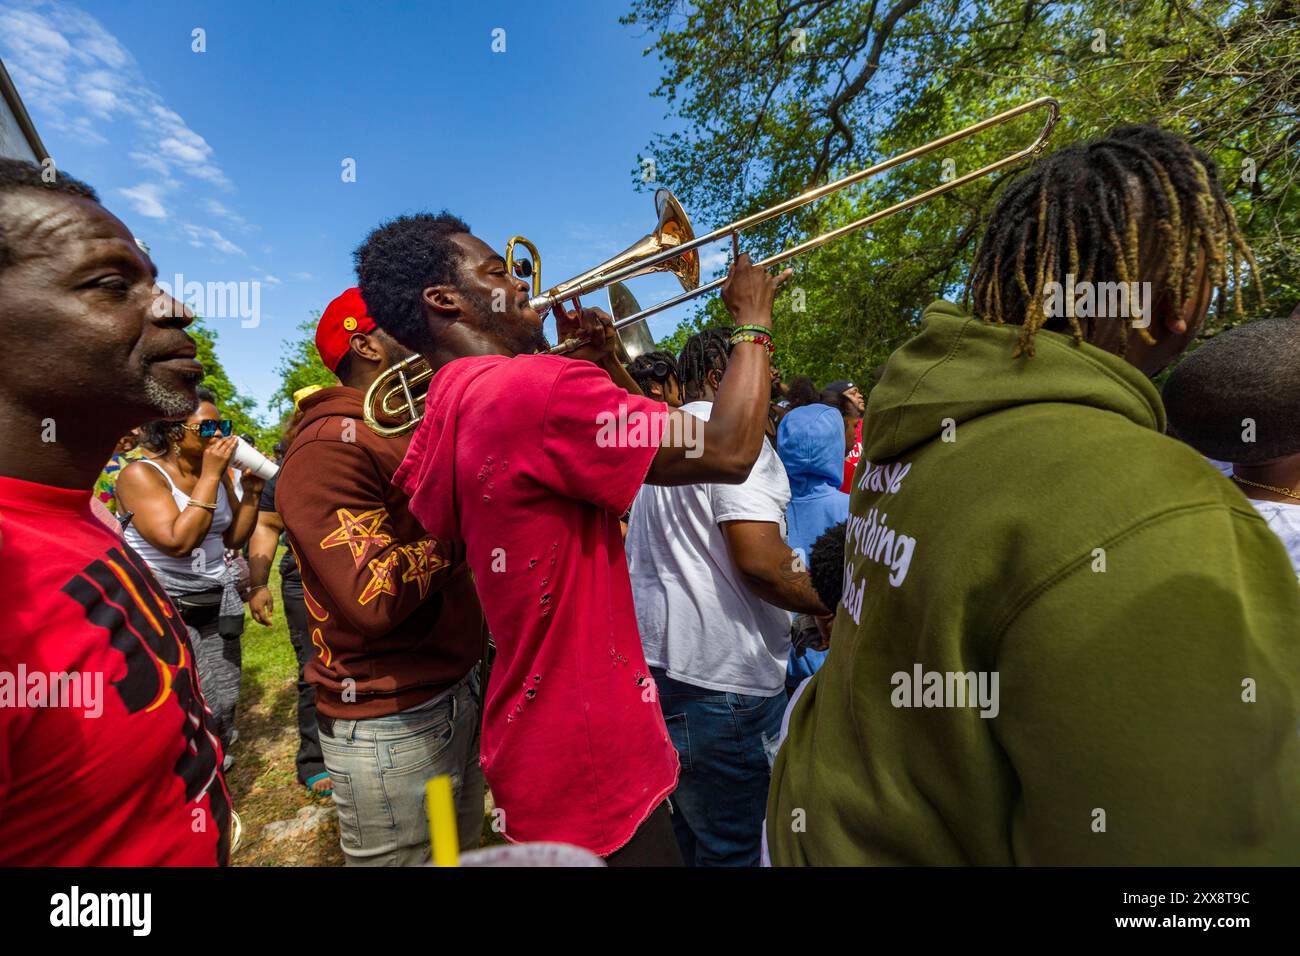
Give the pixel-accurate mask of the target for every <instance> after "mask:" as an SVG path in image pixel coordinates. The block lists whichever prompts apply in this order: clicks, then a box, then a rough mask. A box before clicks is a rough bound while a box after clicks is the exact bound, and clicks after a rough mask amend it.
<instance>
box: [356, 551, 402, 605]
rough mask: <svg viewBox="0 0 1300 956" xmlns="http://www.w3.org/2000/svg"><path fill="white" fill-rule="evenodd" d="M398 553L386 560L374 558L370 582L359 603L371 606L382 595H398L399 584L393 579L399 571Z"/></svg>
mask: <svg viewBox="0 0 1300 956" xmlns="http://www.w3.org/2000/svg"><path fill="white" fill-rule="evenodd" d="M398 554H399V552H398V551H393V552H391V553H390V554H389V555H388V557H386V558H372V559H371V561H370V580H369V582H367V584H366V587H365V590H363V591H362V592H361V596H360V597H359V598H357V601H358V602H359V603H361V604H369V603H370V602H371V601H373V600H374V599H375V598H377V597H378V596H379V595H381V594H396V593H397V582H396V581H395V580H394V579H393V578H394V572H395V571H396V570H397V561H398Z"/></svg>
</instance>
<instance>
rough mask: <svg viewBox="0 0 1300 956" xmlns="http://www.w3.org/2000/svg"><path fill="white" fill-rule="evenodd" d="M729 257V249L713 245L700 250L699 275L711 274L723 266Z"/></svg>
mask: <svg viewBox="0 0 1300 956" xmlns="http://www.w3.org/2000/svg"><path fill="white" fill-rule="evenodd" d="M730 259H731V249H730V248H728V247H725V246H714V247H713V248H712V249H701V250H700V275H702V276H707V275H712V274H713V273H714V272H716V271H717V270H718V269H722V268H725V267H726V265H727V263H728V261H730Z"/></svg>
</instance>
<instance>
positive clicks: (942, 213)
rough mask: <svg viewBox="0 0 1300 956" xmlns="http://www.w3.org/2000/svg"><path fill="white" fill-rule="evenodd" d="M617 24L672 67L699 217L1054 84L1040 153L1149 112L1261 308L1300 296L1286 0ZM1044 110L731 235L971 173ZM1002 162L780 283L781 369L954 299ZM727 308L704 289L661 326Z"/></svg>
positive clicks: (662, 140)
mask: <svg viewBox="0 0 1300 956" xmlns="http://www.w3.org/2000/svg"><path fill="white" fill-rule="evenodd" d="M623 22H624V23H626V24H628V25H630V26H633V27H636V28H641V29H645V30H646V31H647V32H648V35H649V38H650V41H651V45H650V46H649V48H648V49H647V50H646V53H647V54H648V55H655V56H657V57H658V59H659V60H660V62H661V64H662V76H661V81H660V85H659V88H658V90H657V91H656V95H658V96H660V97H662V98H664V99H665V100H666V102H667V104H668V107H669V109H670V111H671V113H672V114H674V115H675V116H676V117H677V118H678V119H679V120H681V121H682V129H681V130H680V131H679V132H675V133H670V134H665V135H658V136H655V137H654V139H653V141H652V142H651V143H650V144H649V146H648V148H647V153H646V155H647V156H650V157H653V159H654V162H655V168H656V170H657V174H658V176H657V178H658V179H659V180H660V181H661V182H662V183H663V184H666V185H669V186H671V188H672V189H673V190H674V191H675V192H676V193H677V194H678V196H679V197H680V198H681V199H682V200H683V203H684V204H685V206H686V208H687V209H688V210H690V211H691V213H692V216H693V218H694V219H695V220H696V221H697V223H698V224H699V225H700V226H701V227H707V226H708V225H709V224H713V223H720V222H725V221H731V220H733V219H736V218H739V217H740V216H742V215H747V214H749V213H752V212H754V211H756V210H758V209H761V208H764V207H766V206H770V205H773V204H775V203H776V202H779V201H780V200H783V199H786V198H789V197H791V196H794V195H797V194H798V193H801V192H803V191H805V190H806V189H808V188H810V187H812V186H814V185H817V184H820V183H824V182H828V181H830V180H832V179H835V178H838V177H840V176H843V175H845V174H847V173H848V172H851V171H853V170H855V169H859V168H862V167H864V166H867V165H870V164H871V163H873V162H877V161H879V160H881V159H884V158H886V157H889V156H892V155H895V154H897V153H900V152H904V151H906V150H908V149H910V148H913V147H915V146H918V145H920V144H921V143H924V142H928V141H930V140H932V139H935V138H937V137H939V136H941V135H943V134H945V133H949V132H952V131H955V130H957V129H960V128H962V127H963V126H966V125H968V124H970V123H972V122H974V121H976V120H978V119H981V118H984V117H987V116H990V115H993V114H994V113H996V112H999V111H1001V110H1004V109H1006V108H1008V107H1010V106H1012V105H1015V104H1017V103H1020V102H1024V101H1026V100H1029V99H1032V98H1034V97H1037V96H1042V95H1045V94H1050V95H1052V96H1054V97H1056V98H1057V99H1058V100H1059V101H1060V104H1061V111H1062V120H1061V122H1060V124H1058V126H1057V129H1056V131H1055V133H1054V135H1053V137H1052V140H1051V142H1050V143H1049V145H1048V149H1051V148H1053V147H1054V146H1059V145H1060V144H1063V143H1070V142H1074V141H1077V140H1080V139H1083V138H1087V137H1089V136H1093V135H1096V134H1100V133H1104V132H1105V131H1106V130H1108V129H1111V128H1113V127H1115V126H1117V125H1121V124H1123V123H1132V122H1154V123H1158V124H1160V125H1163V126H1165V127H1167V128H1171V129H1174V130H1177V131H1179V132H1182V133H1184V134H1186V135H1188V136H1189V137H1190V138H1191V139H1192V140H1193V141H1194V142H1195V143H1196V144H1197V145H1198V146H1200V147H1201V148H1202V149H1205V150H1206V151H1208V152H1209V153H1210V154H1211V155H1212V156H1213V157H1214V158H1215V160H1216V161H1217V163H1218V166H1219V170H1220V180H1221V181H1222V182H1223V184H1224V188H1225V190H1226V191H1227V193H1228V195H1229V198H1230V200H1231V201H1232V203H1233V205H1234V207H1235V209H1236V212H1237V217H1238V219H1239V221H1240V223H1241V227H1242V230H1243V232H1244V233H1245V235H1246V237H1247V239H1248V240H1249V241H1250V243H1251V245H1252V247H1253V248H1254V250H1255V253H1256V257H1257V259H1258V261H1259V263H1260V266H1261V271H1262V275H1263V278H1264V283H1265V289H1266V292H1267V301H1266V305H1265V306H1264V309H1263V311H1262V312H1261V311H1260V310H1259V308H1258V307H1257V306H1256V307H1255V308H1254V314H1257V315H1258V314H1265V315H1279V314H1280V315H1285V314H1287V313H1288V312H1289V311H1290V310H1291V309H1292V308H1293V307H1294V306H1295V304H1296V302H1297V301H1300V244H1298V243H1297V241H1296V240H1297V238H1298V237H1300V188H1298V183H1297V179H1298V178H1300V155H1298V154H1300V151H1298V149H1297V146H1298V144H1300V124H1298V123H1297V122H1296V120H1297V105H1296V98H1295V92H1296V90H1297V89H1300V30H1297V29H1296V4H1295V2H1294V0H1204V2H1199V3H1189V2H1186V0H1155V2H1133V0H1073V2H1059V0H990V2H987V3H978V4H972V3H968V2H963V0H925V2H923V0H892V2H891V0H883V2H881V0H867V2H863V0H697V2H695V3H690V4H688V3H684V2H682V0H632V4H631V10H630V12H629V13H628V14H627V15H626V16H624V18H623ZM1037 122H1038V118H1037V117H1027V118H1024V119H1023V121H1019V122H1016V123H1013V124H1009V125H1007V126H1004V127H999V128H995V129H991V130H987V131H985V132H984V133H983V134H981V135H980V136H978V137H976V138H975V139H973V140H969V141H966V142H964V143H961V144H958V145H954V146H951V147H949V148H947V149H945V150H944V151H941V152H939V153H935V154H931V155H930V156H927V157H925V158H923V159H920V160H917V161H916V162H913V163H909V164H907V165H905V166H902V167H898V168H896V169H894V170H891V171H890V172H889V173H887V174H885V175H884V176H881V177H878V178H875V179H872V180H870V181H869V182H868V183H865V184H863V185H862V186H861V187H860V188H856V189H852V190H847V191H845V192H843V193H840V194H838V195H837V196H836V197H834V198H831V199H827V200H823V201H822V202H819V203H815V204H813V205H810V206H807V207H804V209H803V210H801V211H800V212H799V213H797V214H794V215H791V216H787V217H785V218H783V219H782V220H780V221H779V222H774V223H771V224H768V225H767V226H764V227H759V228H757V229H755V230H753V231H752V232H749V233H746V236H745V239H744V241H743V243H742V247H743V248H746V249H749V250H751V251H752V252H753V253H755V256H756V257H757V255H758V254H770V253H771V252H774V251H776V250H777V249H779V248H783V247H786V246H789V245H792V244H793V243H795V242H797V241H799V240H800V239H803V238H806V237H808V236H810V235H814V234H816V233H819V232H822V231H824V230H826V229H828V228H832V227H834V226H837V225H841V224H844V223H846V222H850V221H852V220H854V219H857V218H859V217H861V216H862V215H865V214H866V213H867V212H869V211H872V210H875V209H880V208H883V207H885V206H888V205H890V204H892V203H894V202H897V201H898V200H899V199H901V198H903V197H905V196H907V195H910V194H912V193H915V192H917V191H920V190H923V189H927V188H930V187H931V186H934V185H936V184H937V183H938V182H939V181H941V179H942V178H943V177H944V176H945V175H949V176H950V175H951V174H953V173H956V174H958V175H960V174H961V173H964V172H966V171H969V170H972V169H976V168H978V166H980V165H984V164H985V163H987V162H989V161H990V160H992V159H994V158H996V157H998V156H1001V155H1004V154H1006V153H1009V152H1013V151H1014V150H1015V149H1017V148H1018V147H1019V146H1021V145H1023V144H1026V143H1028V142H1029V141H1030V140H1031V139H1032V137H1033V136H1034V135H1035V133H1036V132H1037V125H1036V124H1037ZM944 160H950V161H951V165H950V166H949V167H948V168H946V169H945V167H944ZM641 170H642V166H641V164H640V157H638V163H637V165H636V168H635V170H634V177H635V179H634V181H635V182H636V184H637V186H638V188H646V187H647V185H656V184H643V183H641V182H640V174H641ZM1012 173H1014V170H1010V171H1004V172H1003V173H1000V174H995V175H993V176H991V177H988V178H987V179H984V180H981V181H979V182H975V183H971V184H969V185H967V186H965V187H962V188H961V189H960V190H958V191H956V192H954V193H950V194H948V195H946V196H943V197H940V198H938V199H935V200H932V201H931V202H929V203H927V204H925V205H924V206H922V207H919V208H918V209H916V210H913V211H910V212H905V213H902V214H900V215H897V216H893V217H890V218H888V219H885V220H882V221H881V222H879V223H878V224H876V225H875V226H873V227H871V228H870V229H869V230H868V231H859V232H856V233H853V234H851V235H849V236H846V237H844V238H843V239H840V240H838V241H836V242H834V243H832V244H830V245H829V246H826V247H824V248H823V249H821V250H819V251H817V252H814V253H810V254H808V255H806V256H804V257H802V259H801V261H799V262H797V263H795V269H796V272H795V276H794V277H793V278H792V279H791V281H790V282H789V283H788V284H787V285H788V286H789V287H792V288H793V289H794V290H797V291H798V292H799V295H798V296H796V295H793V294H786V295H783V296H781V297H780V298H779V299H778V307H777V309H776V313H775V321H776V328H777V335H778V342H777V344H778V348H779V352H778V362H779V364H780V366H781V367H782V369H783V371H784V372H785V374H786V376H787V377H790V376H793V375H796V374H808V375H811V376H812V377H813V378H814V379H816V380H817V381H818V382H819V383H820V382H825V381H826V380H828V379H830V378H837V377H841V376H844V377H849V378H853V379H855V380H857V381H861V380H863V379H864V378H865V377H866V373H868V372H869V371H870V370H871V369H872V368H873V367H875V366H876V365H877V364H879V363H880V362H881V361H883V359H884V358H885V357H886V356H887V355H888V354H889V353H890V352H891V351H892V350H893V349H894V348H895V347H897V345H899V344H900V343H901V342H902V341H903V340H904V339H905V338H907V337H908V336H909V335H910V334H912V332H913V331H914V330H915V323H916V320H917V318H918V316H919V313H920V310H921V309H922V308H924V306H925V305H926V304H927V303H928V302H929V301H931V300H932V299H934V298H937V297H939V296H944V295H946V296H949V297H954V296H955V297H958V298H959V297H960V296H961V294H962V289H963V287H964V283H965V279H966V274H967V268H968V266H969V262H970V259H971V258H972V257H973V254H974V251H975V248H976V247H977V245H978V242H979V239H980V235H981V231H982V228H983V224H984V222H985V220H986V219H987V217H988V214H989V212H990V210H991V205H992V203H993V201H994V200H995V199H996V196H997V192H998V187H999V185H1000V184H1001V183H1003V182H1004V181H1005V180H1006V178H1007V176H1008V175H1011V174H1012ZM799 303H802V304H804V305H805V308H806V311H804V312H798V311H796V308H797V304H799ZM724 320H725V313H724V311H723V310H722V308H721V304H720V303H719V302H718V301H717V300H716V299H709V300H705V301H704V303H703V304H702V305H701V306H700V307H699V309H698V310H697V312H696V314H695V315H694V316H692V317H691V318H689V319H688V320H686V322H684V323H683V327H682V328H681V329H679V330H678V332H677V333H675V334H674V335H673V336H671V337H670V338H669V339H668V340H667V341H669V342H672V343H680V341H681V339H682V338H683V337H684V334H685V333H686V332H687V331H689V330H691V329H694V328H698V327H700V326H702V325H707V324H711V323H714V322H720V321H724ZM1222 321H1223V318H1219V319H1216V322H1220V323H1221V322H1222ZM1213 328H1214V327H1213V325H1212V326H1211V328H1210V331H1211V332H1212V331H1213Z"/></svg>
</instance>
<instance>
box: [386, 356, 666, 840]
mask: <svg viewBox="0 0 1300 956" xmlns="http://www.w3.org/2000/svg"><path fill="white" fill-rule="evenodd" d="M665 411H666V409H665V406H664V405H662V404H661V403H659V402H654V401H651V400H649V399H646V398H643V397H641V396H631V395H628V394H627V393H626V392H624V391H623V390H622V389H620V388H618V387H617V386H615V385H614V383H613V382H612V381H610V378H609V376H608V375H607V374H606V373H605V372H604V371H603V370H601V369H600V368H598V367H597V366H595V365H592V364H591V363H589V362H583V361H577V360H574V359H568V358H562V357H559V356H545V355H521V356H516V357H514V358H507V357H504V356H485V357H473V358H463V359H458V360H457V361H455V362H451V363H450V364H448V365H446V366H444V367H443V368H442V369H441V370H439V372H438V374H437V375H436V376H435V377H434V379H433V381H432V384H431V387H430V389H429V394H428V400H427V404H426V409H425V417H424V420H423V421H422V422H421V424H420V427H419V429H418V430H417V431H416V433H415V436H414V438H413V439H412V441H411V447H410V449H409V450H408V452H407V454H406V458H405V460H404V461H403V462H402V465H401V467H400V468H399V469H398V470H397V473H396V474H395V475H394V477H393V480H394V482H395V483H396V484H397V485H398V486H399V487H401V488H402V489H404V490H405V491H406V492H407V494H409V495H410V498H411V501H410V510H411V513H412V514H413V515H415V517H416V518H417V519H418V520H419V521H420V523H421V524H422V525H423V526H424V528H425V529H426V530H427V531H428V532H429V533H430V534H432V535H434V536H435V537H437V538H439V539H440V540H445V539H453V540H461V541H464V542H465V547H466V551H467V553H468V561H469V564H470V567H471V568H472V569H473V572H474V580H475V585H476V587H477V589H478V594H479V599H480V601H481V602H482V604H483V611H484V614H485V615H486V617H487V621H488V626H489V628H490V629H491V632H492V635H493V637H494V639H495V640H496V645H497V658H496V662H495V664H494V667H493V671H492V676H491V679H490V681H489V683H488V696H487V702H486V707H485V711H484V718H483V746H482V757H481V760H482V764H483V772H484V775H485V776H486V777H487V780H488V783H489V784H490V785H491V787H492V795H493V798H494V800H495V801H496V805H497V807H498V808H499V809H501V810H503V811H504V814H505V816H504V826H505V829H504V832H505V835H506V836H507V837H508V838H509V839H511V840H514V841H535V840H555V841H560V842H564V843H572V844H575V845H577V846H581V847H585V848H586V849H589V850H591V851H592V852H594V853H598V854H600V855H606V854H609V853H611V852H613V851H614V850H617V849H618V848H619V847H621V846H622V845H623V844H625V843H626V842H627V841H628V839H629V838H630V837H631V836H632V834H633V833H634V832H635V831H636V829H637V827H638V826H640V825H641V823H642V822H643V821H644V820H645V819H646V817H647V816H649V814H650V812H651V811H652V810H654V808H655V807H656V806H657V805H658V804H659V803H661V802H662V801H663V800H664V798H665V797H667V796H668V794H669V793H671V792H672V790H673V788H674V787H675V786H676V783H677V771H678V764H677V753H676V751H675V750H674V749H673V746H672V743H671V742H670V741H669V739H668V732H667V729H666V728H665V726H664V719H663V714H662V712H661V710H660V707H659V703H658V700H657V698H656V696H655V691H654V685H653V682H651V680H650V677H649V668H648V667H647V666H646V663H645V657H644V655H643V652H642V650H641V639H640V635H639V634H638V632H637V623H636V614H635V611H634V608H633V605H632V588H631V584H630V582H629V579H628V572H627V561H626V559H625V557H624V554H623V538H622V534H621V532H620V529H619V517H620V516H621V515H622V514H623V513H624V512H625V511H627V509H628V507H629V506H630V505H631V503H632V499H633V498H634V497H635V496H636V492H637V490H638V489H639V488H640V487H641V484H642V482H643V481H644V479H645V475H646V472H647V471H648V469H649V467H650V462H651V461H652V459H653V458H654V456H655V454H656V452H657V451H658V448H659V442H658V440H657V437H656V436H657V432H656V431H655V429H654V428H653V424H652V423H653V421H654V420H655V418H654V416H662V415H664V414H665Z"/></svg>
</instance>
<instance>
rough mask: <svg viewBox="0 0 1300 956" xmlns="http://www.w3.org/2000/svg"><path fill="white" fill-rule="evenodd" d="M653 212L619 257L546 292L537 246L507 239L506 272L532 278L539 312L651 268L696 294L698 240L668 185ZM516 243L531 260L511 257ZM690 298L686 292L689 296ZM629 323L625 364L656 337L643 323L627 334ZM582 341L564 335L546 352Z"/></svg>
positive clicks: (622, 343) (622, 339)
mask: <svg viewBox="0 0 1300 956" xmlns="http://www.w3.org/2000/svg"><path fill="white" fill-rule="evenodd" d="M655 215H656V218H657V220H658V221H657V223H656V224H655V227H654V229H652V230H651V231H650V232H648V233H646V234H645V235H644V236H642V237H641V238H640V239H638V240H637V241H636V242H634V243H632V245H630V246H628V247H627V248H626V249H624V250H623V251H622V252H620V253H619V254H618V255H616V256H614V257H613V258H612V259H606V260H605V261H604V262H602V263H601V264H600V265H598V266H596V267H595V268H592V269H588V270H587V271H586V272H584V273H582V274H581V275H577V276H574V277H573V278H572V279H568V280H566V281H565V282H561V283H560V284H559V285H557V286H555V287H554V288H552V289H550V290H548V291H547V292H545V293H543V292H542V291H541V287H542V274H541V273H542V270H541V264H540V260H539V259H538V253H537V247H536V246H534V245H533V244H532V243H531V242H529V241H528V240H527V239H525V238H524V237H523V236H514V237H512V238H511V240H510V241H509V242H507V243H506V256H505V259H506V270H507V271H509V272H512V273H514V274H515V275H517V276H519V277H520V278H521V279H529V278H531V279H532V283H533V295H532V298H530V299H529V300H528V305H529V306H530V307H531V308H533V309H536V310H537V312H538V313H539V314H542V315H544V314H545V313H546V312H547V311H549V310H550V309H551V308H553V307H554V306H555V305H556V304H557V303H560V302H564V301H565V300H566V299H571V298H576V297H577V296H580V295H586V294H587V293H589V292H593V291H595V290H597V289H600V288H601V287H603V286H609V285H611V284H612V283H613V282H615V281H621V280H623V279H631V278H633V277H634V276H642V275H649V274H650V273H652V272H671V273H672V274H673V275H675V276H676V277H677V281H678V282H680V283H681V284H682V290H683V292H684V293H694V291H695V289H697V288H698V287H699V284H700V254H699V252H698V251H697V250H698V249H699V247H700V245H702V243H700V242H699V241H698V240H696V238H695V230H694V229H692V228H691V221H690V219H689V218H688V217H687V215H686V210H685V209H683V208H682V204H681V203H680V202H678V201H677V197H676V196H674V195H673V194H672V193H671V192H669V191H668V190H667V189H657V190H655ZM516 245H522V246H524V247H525V248H526V249H527V250H528V251H529V252H530V253H531V254H532V256H533V258H532V261H531V262H530V261H529V260H527V259H516V258H515V254H514V250H515V246H516ZM629 294H630V293H629ZM689 297H690V296H689V295H688V296H687V298H689ZM633 324H634V323H632V322H628V323H626V324H625V325H624V326H621V327H620V330H619V339H618V353H617V354H618V360H619V361H620V362H623V363H624V364H626V363H628V362H630V361H632V359H634V358H636V357H637V355H640V354H641V352H649V351H652V350H653V348H654V339H653V338H652V337H651V335H650V329H649V326H647V325H645V323H644V322H642V323H641V325H639V326H637V329H638V330H639V331H636V332H631V333H630V334H626V335H625V333H624V330H626V329H627V328H628V327H630V326H632V325H633ZM585 341H586V340H585V339H582V338H572V339H565V340H564V341H563V342H561V343H560V344H559V345H557V346H555V347H554V348H552V349H551V350H550V351H551V354H552V355H559V354H562V353H564V352H571V351H573V350H574V349H576V348H578V347H580V346H582V345H584V344H585ZM645 342H648V343H649V348H646V347H644V344H643V343H645Z"/></svg>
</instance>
